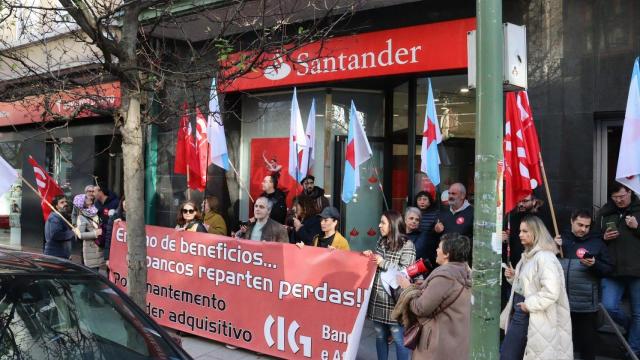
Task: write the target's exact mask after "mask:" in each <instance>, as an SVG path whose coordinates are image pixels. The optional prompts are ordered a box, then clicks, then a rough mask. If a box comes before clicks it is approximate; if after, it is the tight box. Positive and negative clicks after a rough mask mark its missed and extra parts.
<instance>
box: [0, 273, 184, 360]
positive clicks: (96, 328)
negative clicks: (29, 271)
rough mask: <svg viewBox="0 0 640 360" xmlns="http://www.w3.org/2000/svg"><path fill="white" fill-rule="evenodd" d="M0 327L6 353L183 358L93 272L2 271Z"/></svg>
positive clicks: (1, 354)
mask: <svg viewBox="0 0 640 360" xmlns="http://www.w3.org/2000/svg"><path fill="white" fill-rule="evenodd" d="M0 331H1V332H0V358H1V359H5V358H9V359H12V358H15V359H25V358H26V359H134V360H135V359H149V358H153V359H163V358H164V359H173V358H179V356H178V355H177V354H176V353H175V352H174V351H173V349H172V348H171V347H170V346H169V344H168V343H167V341H166V340H165V339H164V338H163V337H161V336H160V335H159V334H158V333H157V332H156V331H155V330H154V329H153V328H152V327H151V326H150V323H149V322H148V321H147V320H146V319H144V318H140V317H139V316H137V313H135V312H134V311H133V310H132V309H131V308H130V307H129V306H128V305H127V303H126V302H124V301H123V300H122V299H121V298H120V297H119V296H118V294H117V293H116V292H115V291H114V290H113V289H111V288H110V287H109V286H108V285H106V284H105V283H103V282H101V281H99V280H97V279H94V278H91V279H73V278H71V279H70V278H63V279H56V278H35V277H32V276H29V277H26V276H10V277H9V276H7V277H0Z"/></svg>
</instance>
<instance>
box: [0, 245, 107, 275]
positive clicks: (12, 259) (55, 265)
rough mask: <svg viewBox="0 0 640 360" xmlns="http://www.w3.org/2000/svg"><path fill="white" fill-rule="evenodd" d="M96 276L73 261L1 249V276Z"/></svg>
mask: <svg viewBox="0 0 640 360" xmlns="http://www.w3.org/2000/svg"><path fill="white" fill-rule="evenodd" d="M43 273H46V274H52V275H53V274H58V275H62V274H65V275H70V274H74V275H95V274H94V273H93V272H91V271H90V270H88V269H87V268H84V267H82V266H80V265H78V264H74V263H72V262H71V261H68V260H64V259H60V258H56V257H52V256H47V255H43V254H36V253H30V252H25V251H19V250H14V249H8V248H3V247H0V275H30V274H43Z"/></svg>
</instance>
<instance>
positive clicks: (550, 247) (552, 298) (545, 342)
mask: <svg viewBox="0 0 640 360" xmlns="http://www.w3.org/2000/svg"><path fill="white" fill-rule="evenodd" d="M520 242H521V243H522V245H523V246H524V249H525V250H524V253H523V254H522V259H521V260H520V262H519V263H518V265H516V268H515V270H514V269H513V268H507V269H506V270H505V277H506V278H507V280H508V281H509V282H510V283H511V284H512V289H511V296H510V298H509V302H508V303H507V306H506V307H505V309H504V311H503V312H502V314H501V315H500V327H501V328H502V329H504V330H505V337H504V340H503V342H502V346H501V348H500V359H501V360H511V359H518V360H520V359H527V360H530V359H531V360H534V359H535V360H537V359H541V360H542V359H544V360H547V359H548V360H563V359H567V360H570V359H573V343H572V341H571V316H570V313H569V300H568V298H567V291H566V287H565V283H564V273H563V272H562V266H561V265H560V262H559V261H558V259H557V257H556V254H557V253H558V248H557V245H556V243H555V242H554V241H553V238H551V235H550V234H549V232H548V231H547V229H546V228H545V226H544V224H543V223H542V221H541V220H540V219H539V218H538V217H536V216H527V217H525V218H524V219H523V220H522V222H521V223H520Z"/></svg>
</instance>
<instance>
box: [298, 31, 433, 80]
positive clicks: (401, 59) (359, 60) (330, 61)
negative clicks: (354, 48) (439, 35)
mask: <svg viewBox="0 0 640 360" xmlns="http://www.w3.org/2000/svg"><path fill="white" fill-rule="evenodd" d="M384 43H385V45H386V46H385V47H384V49H382V50H381V51H379V52H375V51H371V50H370V49H366V50H365V51H364V52H362V53H346V54H345V53H344V52H341V53H339V54H336V55H332V56H321V57H313V55H310V54H309V53H308V52H301V53H299V54H298V56H297V58H296V60H295V63H296V75H297V76H307V75H318V74H325V73H331V72H339V71H351V70H365V69H372V68H376V67H387V66H392V65H405V64H415V63H418V62H419V61H418V55H419V52H421V51H422V46H421V45H416V46H412V47H400V48H394V47H393V39H387V40H385V42H384ZM312 57H313V58H312Z"/></svg>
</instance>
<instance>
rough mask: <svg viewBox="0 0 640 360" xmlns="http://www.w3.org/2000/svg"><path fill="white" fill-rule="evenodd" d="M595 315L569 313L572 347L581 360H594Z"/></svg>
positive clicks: (592, 313) (593, 313)
mask: <svg viewBox="0 0 640 360" xmlns="http://www.w3.org/2000/svg"><path fill="white" fill-rule="evenodd" d="M596 314H597V313H595V312H589V313H578V312H571V330H572V332H573V335H572V336H573V345H574V348H575V350H576V351H577V352H579V353H580V359H582V360H595V358H596V353H595V344H596V330H597V316H596Z"/></svg>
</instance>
